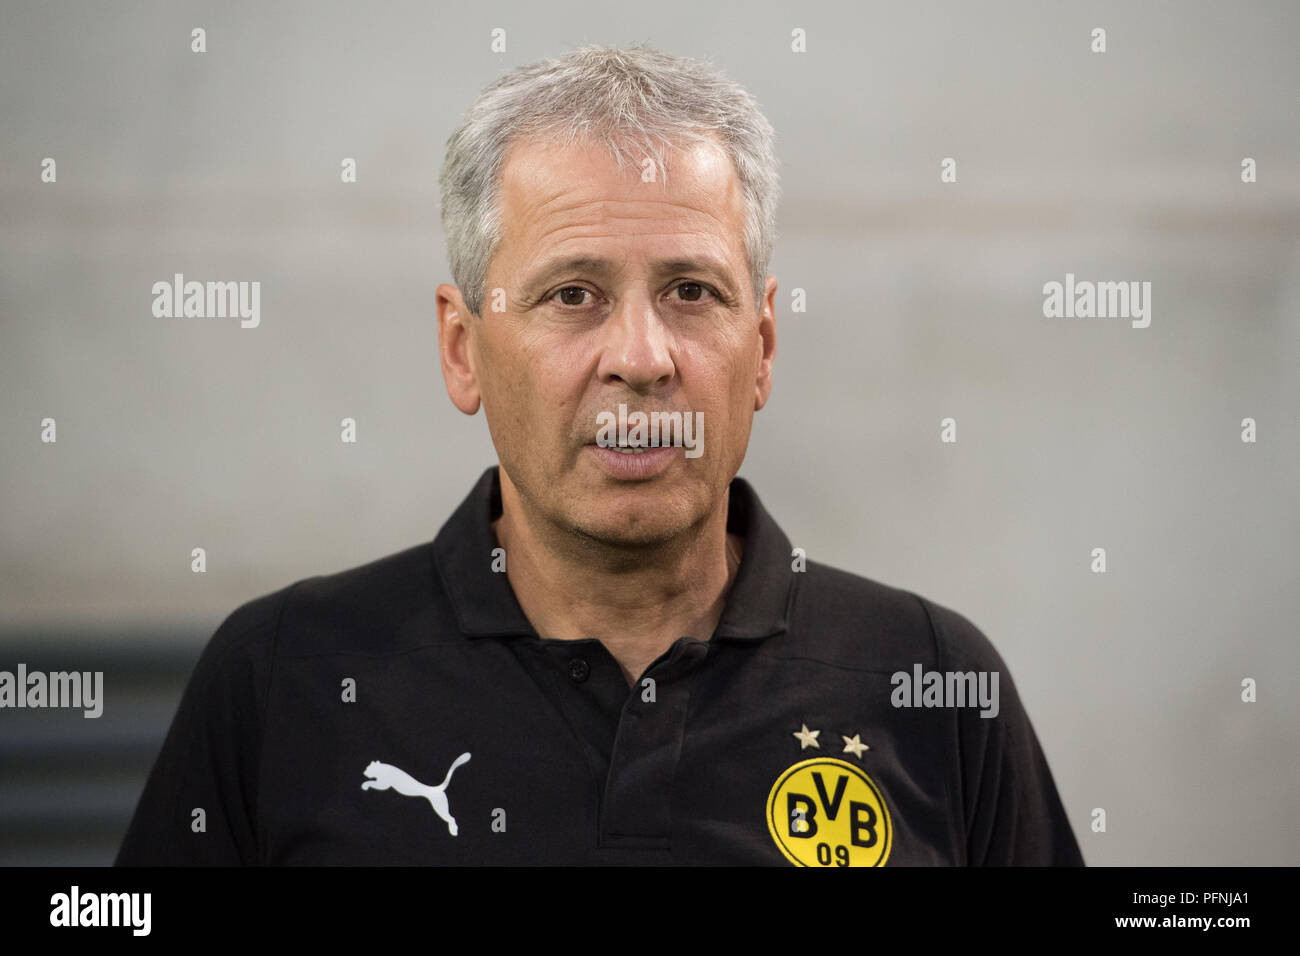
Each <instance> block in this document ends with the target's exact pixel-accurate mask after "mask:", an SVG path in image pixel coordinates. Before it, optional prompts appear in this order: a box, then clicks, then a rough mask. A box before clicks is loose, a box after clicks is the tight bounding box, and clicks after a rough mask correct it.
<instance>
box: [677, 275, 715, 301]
mask: <svg viewBox="0 0 1300 956" xmlns="http://www.w3.org/2000/svg"><path fill="white" fill-rule="evenodd" d="M673 288H674V289H675V290H677V291H678V292H680V293H681V297H680V298H679V299H678V300H677V301H679V302H703V301H704V293H706V292H707V293H708V294H709V295H711V296H713V297H714V298H717V293H716V292H714V291H713V290H712V289H711V288H709V287H708V286H707V285H705V284H704V283H703V282H692V281H691V280H689V279H688V280H686V281H685V282H679V283H677V285H676V286H674V287H673Z"/></svg>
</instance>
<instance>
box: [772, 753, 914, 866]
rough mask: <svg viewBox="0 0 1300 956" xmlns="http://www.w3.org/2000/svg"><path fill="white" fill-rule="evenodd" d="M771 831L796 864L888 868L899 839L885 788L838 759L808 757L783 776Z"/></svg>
mask: <svg viewBox="0 0 1300 956" xmlns="http://www.w3.org/2000/svg"><path fill="white" fill-rule="evenodd" d="M767 829H768V832H769V833H771V834H772V839H773V840H775V841H776V845H777V846H778V847H780V848H781V852H782V853H784V854H785V856H786V859H788V860H789V861H790V862H791V863H793V864H795V865H796V866H883V865H884V863H885V860H887V859H889V848H890V845H891V843H892V842H893V827H892V826H891V825H890V821H889V809H888V808H887V807H886V806H885V800H884V798H883V797H882V796H881V795H880V790H879V789H878V788H877V787H876V785H875V784H874V783H872V782H871V778H870V777H868V776H867V775H866V774H865V773H863V772H862V770H861V769H860V768H858V767H855V766H854V765H853V764H851V763H848V762H846V761H844V760H837V759H836V758H834V757H813V758H812V759H810V760H802V761H800V762H799V763H797V764H795V765H794V766H793V767H790V768H789V769H787V770H786V771H785V772H784V773H783V774H781V776H779V777H778V778H777V780H776V783H774V784H772V790H771V792H770V793H768V795H767Z"/></svg>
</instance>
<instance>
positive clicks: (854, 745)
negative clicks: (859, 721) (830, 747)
mask: <svg viewBox="0 0 1300 956" xmlns="http://www.w3.org/2000/svg"><path fill="white" fill-rule="evenodd" d="M840 736H841V737H844V735H843V734H840ZM861 736H862V735H861V734H854V735H853V736H852V737H844V752H845V753H846V754H853V756H855V757H861V756H862V751H864V750H870V749H871V748H870V747H868V746H867V745H866V744H864V743H863V742H862V741H861V740H859V739H858V738H859V737H861Z"/></svg>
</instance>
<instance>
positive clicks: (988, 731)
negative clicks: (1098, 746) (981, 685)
mask: <svg viewBox="0 0 1300 956" xmlns="http://www.w3.org/2000/svg"><path fill="white" fill-rule="evenodd" d="M922 603H923V604H924V605H925V608H926V611H927V612H928V613H929V615H930V620H931V624H932V626H933V628H934V633H935V640H936V642H937V645H938V652H939V669H940V670H941V671H953V672H961V673H968V672H971V671H974V672H975V673H976V674H977V675H978V674H980V673H987V674H989V675H990V676H989V677H988V678H987V682H988V683H987V686H988V687H990V688H991V687H992V686H994V685H993V684H992V677H991V675H992V674H994V673H996V674H997V675H998V678H997V685H996V687H997V698H996V699H997V713H996V716H994V715H992V714H991V713H990V716H981V710H985V711H988V712H991V711H992V710H993V708H992V707H986V708H981V707H980V706H966V707H955V708H953V709H954V711H955V717H954V719H955V724H956V740H957V746H956V754H955V761H954V762H955V766H954V767H953V768H951V769H952V771H953V777H954V780H955V783H956V790H957V793H958V796H957V803H958V806H957V808H955V812H959V813H960V815H961V818H960V820H959V821H957V823H958V831H959V832H960V833H962V834H964V835H965V842H966V847H965V849H966V862H967V864H968V865H970V866H1083V865H1084V862H1083V855H1082V854H1081V853H1080V852H1079V844H1078V842H1077V841H1076V839H1075V836H1074V831H1073V830H1072V829H1071V827H1070V822H1069V820H1068V818H1067V817H1066V814H1065V808H1064V806H1062V804H1061V797H1060V794H1058V793H1057V790H1056V783H1055V781H1054V780H1053V779H1052V772H1051V770H1050V769H1049V768H1048V766H1047V758H1046V757H1045V756H1044V755H1043V750H1042V747H1041V746H1040V745H1039V742H1038V737H1037V735H1036V734H1035V733H1034V728H1033V726H1032V724H1031V723H1030V721H1029V715H1028V714H1026V713H1025V710H1024V707H1023V706H1022V705H1021V702H1020V695H1019V694H1018V693H1017V691H1016V686H1015V683H1014V681H1013V680H1012V679H1011V673H1010V671H1008V669H1007V666H1006V663H1005V662H1004V661H1003V660H1002V657H1001V656H1000V655H999V654H998V652H997V650H996V649H995V648H994V647H993V645H992V643H991V642H990V641H989V639H988V638H987V637H986V636H985V635H984V634H983V633H982V632H981V631H980V630H979V629H978V628H976V627H975V625H974V624H972V623H971V622H970V621H968V620H967V619H966V618H964V617H962V616H961V615H960V614H958V613H956V612H955V611H952V610H950V609H948V608H944V607H942V606H940V605H937V604H934V603H932V602H929V601H926V600H924V599H922Z"/></svg>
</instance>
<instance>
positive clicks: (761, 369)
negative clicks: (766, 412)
mask: <svg viewBox="0 0 1300 956" xmlns="http://www.w3.org/2000/svg"><path fill="white" fill-rule="evenodd" d="M762 306H763V307H762V309H760V310H759V314H758V350H759V352H758V375H757V377H756V378H755V380H754V411H758V410H759V409H761V408H762V407H763V406H764V405H766V404H767V397H768V396H769V395H771V394H772V363H773V362H774V361H775V360H776V276H768V277H767V288H766V289H765V290H764V291H763V302H762Z"/></svg>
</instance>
